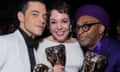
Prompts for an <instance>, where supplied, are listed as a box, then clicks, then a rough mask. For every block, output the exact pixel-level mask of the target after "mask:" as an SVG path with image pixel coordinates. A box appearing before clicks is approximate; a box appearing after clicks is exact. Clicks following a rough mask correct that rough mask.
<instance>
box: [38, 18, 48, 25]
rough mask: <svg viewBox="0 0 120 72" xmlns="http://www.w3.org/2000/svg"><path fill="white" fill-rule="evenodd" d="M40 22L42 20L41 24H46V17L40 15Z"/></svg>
mask: <svg viewBox="0 0 120 72" xmlns="http://www.w3.org/2000/svg"><path fill="white" fill-rule="evenodd" d="M39 22H40V23H41V24H43V25H45V24H46V19H45V18H43V16H40V17H39Z"/></svg>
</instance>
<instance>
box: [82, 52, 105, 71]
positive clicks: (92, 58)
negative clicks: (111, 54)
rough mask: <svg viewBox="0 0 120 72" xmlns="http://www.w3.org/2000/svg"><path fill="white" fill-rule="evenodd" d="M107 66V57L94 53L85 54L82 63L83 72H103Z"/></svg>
mask: <svg viewBox="0 0 120 72" xmlns="http://www.w3.org/2000/svg"><path fill="white" fill-rule="evenodd" d="M106 66H107V57H106V56H104V55H101V54H97V53H94V52H87V53H86V55H85V60H84V63H83V69H84V72H104V71H105V68H106Z"/></svg>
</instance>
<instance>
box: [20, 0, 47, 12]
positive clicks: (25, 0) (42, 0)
mask: <svg viewBox="0 0 120 72" xmlns="http://www.w3.org/2000/svg"><path fill="white" fill-rule="evenodd" d="M29 2H40V3H43V4H46V1H45V0H23V1H22V2H21V3H20V4H19V5H18V11H21V12H23V13H24V14H25V12H26V10H27V8H28V3H29Z"/></svg>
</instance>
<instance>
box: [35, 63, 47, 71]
mask: <svg viewBox="0 0 120 72" xmlns="http://www.w3.org/2000/svg"><path fill="white" fill-rule="evenodd" d="M48 69H49V68H48V67H47V66H46V65H44V64H37V65H36V66H35V67H34V70H33V72H48Z"/></svg>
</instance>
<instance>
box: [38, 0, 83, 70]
mask: <svg viewBox="0 0 120 72" xmlns="http://www.w3.org/2000/svg"><path fill="white" fill-rule="evenodd" d="M47 27H48V28H49V31H50V33H51V35H49V36H47V37H46V38H44V39H43V41H42V42H40V47H39V49H38V56H39V61H40V63H42V64H45V65H47V66H48V67H49V68H53V67H54V66H55V68H53V69H56V68H57V69H58V70H59V69H60V70H61V69H62V70H63V66H64V65H65V66H64V69H65V72H78V71H79V70H80V69H81V68H82V63H83V59H84V56H83V51H82V49H81V47H80V45H79V43H78V41H77V39H76V38H74V37H72V36H71V30H72V29H71V28H72V16H71V7H70V6H69V4H67V2H65V1H62V0H57V1H55V2H53V3H52V4H51V5H50V7H49V10H48V25H47ZM60 44H63V45H64V46H65V53H66V54H65V56H66V59H65V64H63V66H62V68H61V66H60V67H59V65H58V64H57V65H54V66H52V64H51V63H50V62H49V61H48V60H47V56H46V53H45V50H46V48H48V47H52V46H57V45H60ZM63 52H64V51H63ZM60 53H61V54H62V51H61V52H60ZM52 58H55V57H52ZM56 66H58V67H56Z"/></svg>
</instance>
